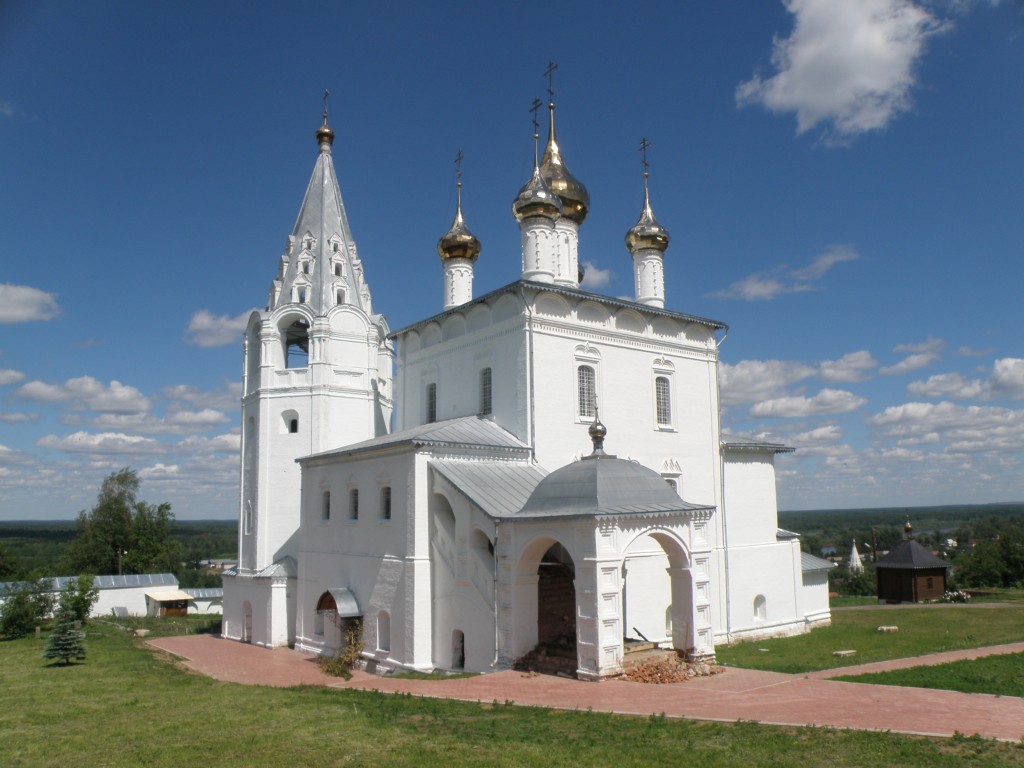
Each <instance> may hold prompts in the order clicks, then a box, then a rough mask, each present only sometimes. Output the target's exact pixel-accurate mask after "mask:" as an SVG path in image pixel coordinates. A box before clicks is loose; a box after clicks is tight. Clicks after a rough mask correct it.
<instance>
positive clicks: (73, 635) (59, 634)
mask: <svg viewBox="0 0 1024 768" xmlns="http://www.w3.org/2000/svg"><path fill="white" fill-rule="evenodd" d="M43 658H44V659H62V660H63V661H64V664H65V665H67V664H70V663H71V659H84V658H85V633H84V632H83V631H82V630H81V629H80V628H79V626H78V625H77V624H76V619H75V617H74V616H72V615H71V614H70V613H69V612H68V611H65V610H58V611H57V616H56V623H55V625H54V628H53V633H52V634H51V635H50V639H49V641H47V643H46V648H45V650H43Z"/></svg>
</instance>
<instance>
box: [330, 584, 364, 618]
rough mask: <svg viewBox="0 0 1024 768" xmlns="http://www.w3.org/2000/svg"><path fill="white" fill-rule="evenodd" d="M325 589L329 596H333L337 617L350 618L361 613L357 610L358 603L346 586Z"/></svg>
mask: <svg viewBox="0 0 1024 768" xmlns="http://www.w3.org/2000/svg"><path fill="white" fill-rule="evenodd" d="M327 591H328V592H329V593H330V595H331V597H333V598H334V604H335V606H336V607H337V611H338V617H339V618H342V619H352V618H356V617H358V616H362V615H363V612H362V611H360V610H359V603H358V601H357V600H356V597H355V595H353V594H352V592H350V591H349V590H348V588H346V587H334V588H333V589H328V590H327Z"/></svg>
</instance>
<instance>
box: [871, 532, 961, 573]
mask: <svg viewBox="0 0 1024 768" xmlns="http://www.w3.org/2000/svg"><path fill="white" fill-rule="evenodd" d="M875 567H876V568H901V569H903V570H915V571H916V570H921V569H924V568H949V567H950V565H949V563H947V562H946V561H945V560H943V559H942V558H940V557H936V556H935V555H933V554H932V553H931V552H929V551H928V550H927V549H925V548H924V547H922V546H921V545H920V544H918V543H917V542H916V541H914V540H913V539H904V540H903V541H901V542H900V543H899V544H897V545H896V546H895V547H893V548H892V549H890V550H889V554H887V555H886V556H885V557H883V558H880V559H879V561H878V562H877V563H875Z"/></svg>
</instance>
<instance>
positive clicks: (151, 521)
mask: <svg viewBox="0 0 1024 768" xmlns="http://www.w3.org/2000/svg"><path fill="white" fill-rule="evenodd" d="M138 490H139V477H138V475H137V474H136V472H135V470H133V469H130V468H129V467H125V468H124V469H121V470H118V471H117V472H113V473H111V474H110V475H108V476H107V477H106V478H105V479H104V481H103V485H102V486H101V488H100V493H99V496H98V497H97V500H96V506H94V507H93V508H92V509H91V510H90V511H88V512H85V511H82V512H80V513H79V515H78V533H77V534H76V536H75V538H74V539H72V540H71V542H70V543H69V544H68V546H67V549H66V550H65V551H64V557H63V558H62V561H61V565H62V568H63V569H64V570H66V571H69V572H71V573H152V572H169V571H173V570H174V569H175V567H176V566H177V564H178V562H179V560H180V559H181V543H180V542H179V541H177V540H176V539H175V538H174V513H173V512H171V505H170V504H166V503H165V504H156V505H154V504H148V503H147V502H145V501H139V500H138V499H137V498H136V495H137V493H138Z"/></svg>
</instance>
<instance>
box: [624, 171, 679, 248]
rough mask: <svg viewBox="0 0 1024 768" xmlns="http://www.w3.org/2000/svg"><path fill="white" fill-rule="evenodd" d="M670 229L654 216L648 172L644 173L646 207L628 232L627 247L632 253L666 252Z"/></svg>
mask: <svg viewBox="0 0 1024 768" xmlns="http://www.w3.org/2000/svg"><path fill="white" fill-rule="evenodd" d="M668 241H669V236H668V230H667V229H665V228H664V227H663V226H661V224H659V223H658V220H657V219H655V218H654V212H653V211H651V197H650V194H649V193H648V191H647V173H646V172H645V173H644V209H643V211H641V212H640V218H639V219H638V220H637V222H636V224H635V225H633V227H632V228H631V229H630V230H629V232H627V233H626V247H627V248H628V249H629V252H630V253H636V252H637V251H642V250H650V249H654V250H656V251H661V252H662V253H664V252H665V249H666V248H668Z"/></svg>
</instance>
